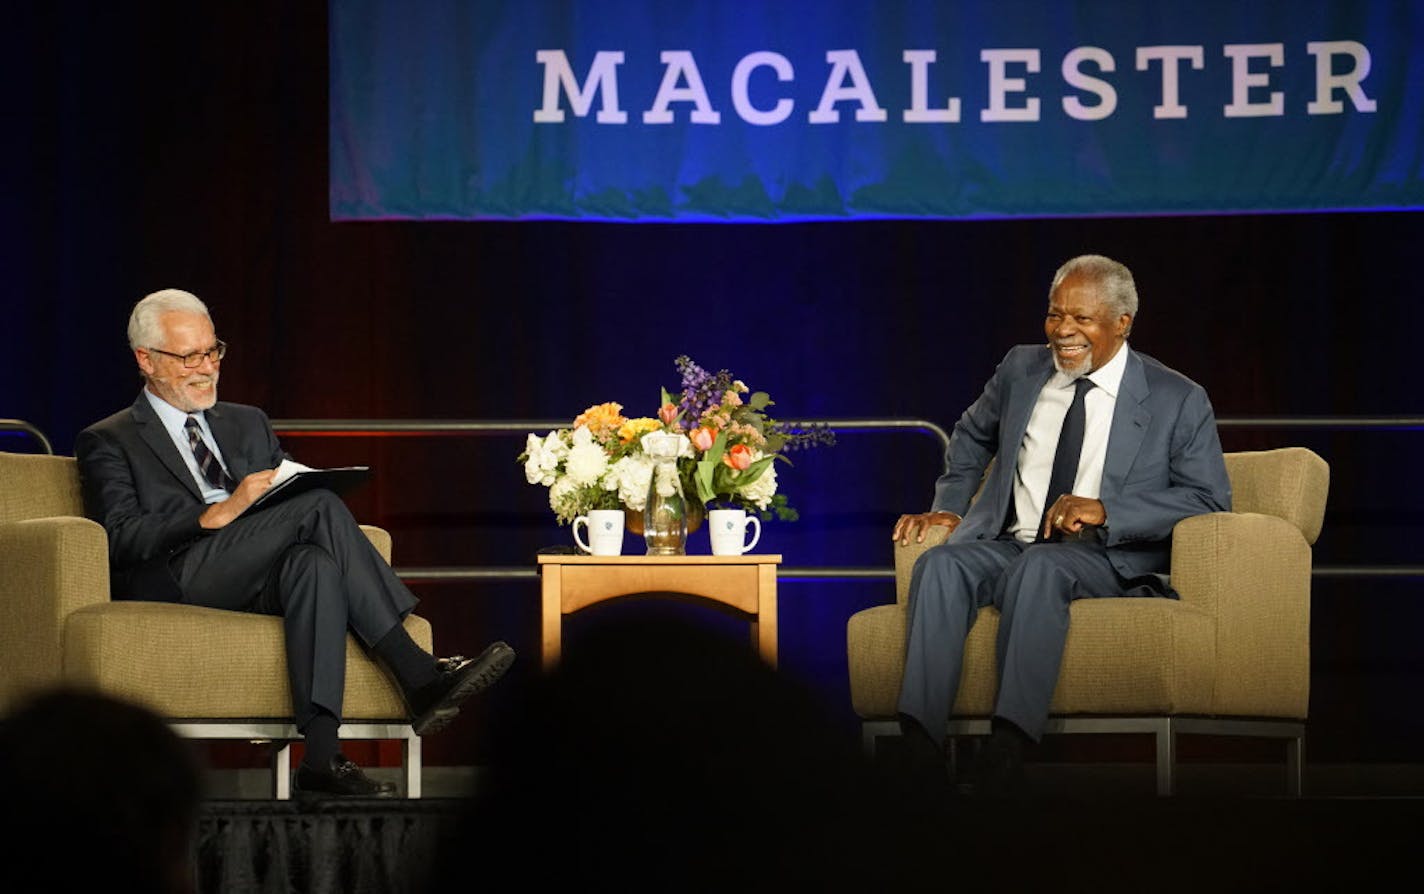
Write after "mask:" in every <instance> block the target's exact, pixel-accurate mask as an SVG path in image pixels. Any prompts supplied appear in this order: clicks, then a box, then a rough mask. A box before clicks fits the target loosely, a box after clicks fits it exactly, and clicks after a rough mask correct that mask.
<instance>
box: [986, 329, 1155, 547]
mask: <svg viewBox="0 0 1424 894" xmlns="http://www.w3.org/2000/svg"><path fill="white" fill-rule="evenodd" d="M1127 354H1128V347H1127V342H1123V345H1122V347H1121V348H1119V349H1118V352H1117V353H1116V354H1114V355H1113V357H1112V359H1111V360H1109V361H1108V362H1107V363H1104V364H1103V365H1102V366H1101V367H1100V368H1098V369H1095V370H1093V371H1092V372H1091V373H1088V376H1087V377H1088V378H1089V379H1091V380H1092V382H1093V387H1092V388H1089V389H1088V393H1087V394H1085V395H1084V396H1083V414H1084V417H1085V418H1084V422H1085V427H1084V431H1083V452H1082V454H1080V455H1079V457H1078V475H1077V478H1075V479H1074V483H1073V493H1074V494H1075V495H1076V496H1079V497H1090V498H1092V499H1094V500H1096V499H1097V498H1098V494H1099V492H1100V491H1101V489H1102V485H1103V463H1104V462H1105V461H1106V460H1107V455H1108V432H1109V430H1110V429H1111V428H1112V417H1113V408H1114V407H1116V406H1117V393H1118V389H1119V388H1120V387H1121V386H1122V374H1123V372H1124V371H1126V369H1127ZM1072 403H1073V379H1072V378H1070V377H1069V376H1066V375H1064V374H1063V373H1061V372H1057V371H1055V372H1054V373H1053V376H1052V378H1050V379H1049V380H1048V382H1047V383H1046V384H1045V385H1044V386H1043V390H1041V391H1039V392H1038V400H1037V401H1036V402H1035V403H1034V405H1033V413H1032V414H1031V415H1030V416H1029V419H1028V430H1027V431H1025V432H1024V439H1023V443H1022V444H1021V445H1019V455H1018V465H1017V466H1016V467H1015V471H1014V519H1013V521H1012V522H1011V523H1010V524H1009V532H1010V533H1012V534H1013V535H1014V538H1015V539H1017V540H1021V541H1023V542H1025V543H1030V542H1032V541H1033V539H1034V537H1035V536H1036V535H1037V534H1038V530H1039V523H1040V522H1041V521H1042V520H1043V509H1044V505H1043V504H1044V501H1045V499H1047V498H1048V495H1047V494H1046V493H1045V492H1046V491H1047V490H1048V479H1049V478H1050V477H1052V475H1053V454H1054V453H1055V452H1056V451H1057V449H1058V433H1059V432H1060V431H1061V430H1062V429H1063V417H1065V416H1067V415H1068V407H1069V405H1070V404H1072ZM1052 498H1053V499H1057V498H1058V494H1053V495H1052Z"/></svg>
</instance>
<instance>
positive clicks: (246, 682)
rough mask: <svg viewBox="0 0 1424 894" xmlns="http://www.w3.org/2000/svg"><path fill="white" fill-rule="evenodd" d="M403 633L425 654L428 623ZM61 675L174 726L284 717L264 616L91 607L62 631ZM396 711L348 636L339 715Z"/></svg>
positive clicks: (279, 664) (400, 712) (275, 644)
mask: <svg viewBox="0 0 1424 894" xmlns="http://www.w3.org/2000/svg"><path fill="white" fill-rule="evenodd" d="M405 628H406V630H407V631H408V632H409V633H410V635H411V638H412V639H414V640H415V641H416V643H417V644H418V645H420V647H421V648H423V649H426V650H429V649H430V645H431V642H430V638H431V631H430V624H429V622H427V621H426V620H425V619H424V618H420V617H417V616H415V615H411V616H408V617H407V618H406V621H405ZM64 675H65V677H66V678H67V679H69V680H70V681H71V682H74V683H79V684H82V685H88V686H93V687H95V688H98V689H102V690H103V691H105V692H107V693H109V694H111V695H115V696H119V697H121V698H127V699H130V700H132V701H136V702H139V703H140V704H143V705H145V706H147V707H149V708H151V709H153V710H154V711H157V712H158V713H159V714H160V715H162V716H164V717H167V718H170V719H175V720H192V719H207V718H215V717H218V718H242V719H268V718H290V717H291V716H292V699H291V693H290V692H289V690H288V684H287V659H286V648H285V646H284V644H283V638H282V621H281V619H280V618H277V617H273V616H270V615H255V614H247V613H245V612H230V611H223V610H221V609H215V608H200V607H197V606H190V605H174V604H172V603H167V602H103V603H100V604H97V605H91V606H88V607H87V608H82V609H80V610H78V611H76V612H74V613H73V614H72V615H70V617H69V622H68V624H67V625H66V627H65V631H64ZM405 715H406V711H405V706H404V704H403V703H402V702H401V700H400V697H399V695H397V693H396V691H395V689H394V687H393V686H391V684H390V682H389V680H388V678H387V677H386V675H385V674H384V673H383V672H382V671H381V670H380V669H379V668H378V667H377V666H376V664H375V663H374V662H372V661H371V659H370V658H369V657H368V656H367V655H366V652H365V650H364V649H363V648H362V647H361V646H360V644H359V643H357V642H356V640H355V639H354V638H353V637H351V636H349V635H348V636H347V638H346V689H345V696H344V710H343V719H346V720H392V719H401V718H404V717H405Z"/></svg>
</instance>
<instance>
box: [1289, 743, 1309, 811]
mask: <svg viewBox="0 0 1424 894" xmlns="http://www.w3.org/2000/svg"><path fill="white" fill-rule="evenodd" d="M1304 777H1305V735H1304V734H1302V735H1299V736H1293V737H1291V738H1289V739H1287V740H1286V793H1287V794H1289V795H1290V796H1291V797H1292V798H1299V797H1301V795H1303V794H1304V792H1305V778H1304Z"/></svg>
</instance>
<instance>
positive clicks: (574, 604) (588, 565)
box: [539, 555, 781, 671]
mask: <svg viewBox="0 0 1424 894" xmlns="http://www.w3.org/2000/svg"><path fill="white" fill-rule="evenodd" d="M780 564H781V556H780V555H766V556H758V555H742V556H573V555H552V556H539V573H540V577H541V578H542V586H541V590H542V595H543V599H542V605H541V608H540V619H541V621H542V627H543V637H542V646H541V656H542V666H543V668H544V669H545V670H546V671H547V670H552V669H553V667H554V666H555V665H557V664H558V663H559V652H560V649H561V647H562V641H563V620H564V615H570V614H573V613H574V612H576V611H578V610H579V609H581V608H586V607H588V606H590V605H594V604H597V603H599V602H603V601H604V600H606V599H615V598H617V597H619V596H631V595H635V594H638V593H686V594H688V595H690V596H696V597H699V598H701V599H706V600H708V601H710V602H715V603H718V604H719V605H725V606H728V607H730V608H733V609H736V610H738V611H740V612H742V613H744V614H746V615H747V616H748V618H749V620H750V621H751V629H752V643H753V645H754V646H755V648H756V650H757V653H758V654H759V655H761V657H762V660H763V661H765V662H766V663H767V664H769V665H770V666H772V667H776V566H777V565H780Z"/></svg>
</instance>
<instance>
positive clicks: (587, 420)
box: [574, 402, 628, 444]
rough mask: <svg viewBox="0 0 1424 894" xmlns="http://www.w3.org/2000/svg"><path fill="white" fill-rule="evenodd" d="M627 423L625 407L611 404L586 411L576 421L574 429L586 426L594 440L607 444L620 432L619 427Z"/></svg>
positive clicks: (596, 406)
mask: <svg viewBox="0 0 1424 894" xmlns="http://www.w3.org/2000/svg"><path fill="white" fill-rule="evenodd" d="M627 421H628V420H627V418H626V417H624V415H623V405H622V404H615V403H612V402H610V403H606V404H595V405H594V406H591V407H589V408H588V409H587V410H584V411H583V412H582V413H580V414H579V415H578V418H577V419H575V420H574V428H578V427H579V426H580V425H586V426H588V430H589V433H590V434H592V435H593V438H594V440H596V441H598V442H599V443H600V444H606V443H608V441H609V439H610V438H612V437H613V434H614V432H616V431H618V427H619V426H620V425H622V424H623V423H625V422H627Z"/></svg>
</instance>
